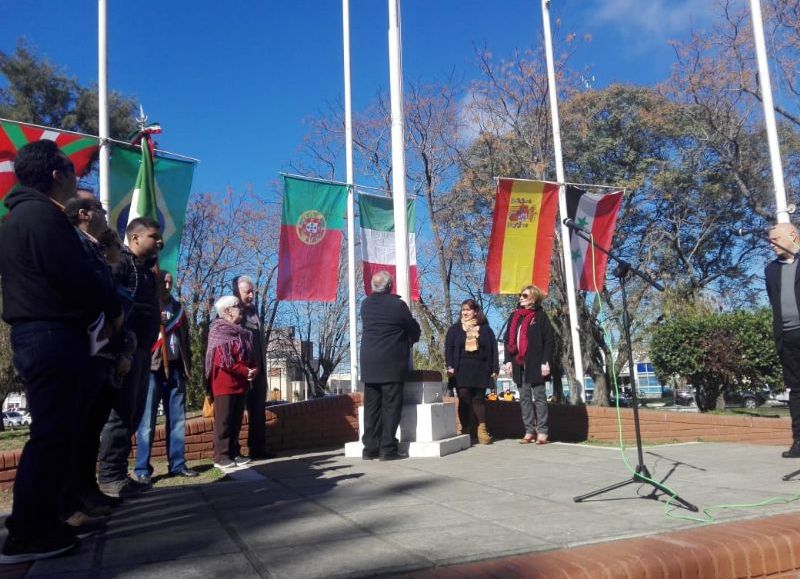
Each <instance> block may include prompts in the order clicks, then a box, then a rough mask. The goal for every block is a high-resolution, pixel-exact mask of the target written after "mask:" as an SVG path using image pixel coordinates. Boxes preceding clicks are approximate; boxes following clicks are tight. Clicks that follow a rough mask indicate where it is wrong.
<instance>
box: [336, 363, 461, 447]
mask: <svg viewBox="0 0 800 579" xmlns="http://www.w3.org/2000/svg"><path fill="white" fill-rule="evenodd" d="M443 397H444V385H443V384H442V376H441V374H440V373H439V372H432V371H430V370H417V371H414V372H412V373H411V375H410V376H409V378H408V380H407V381H406V383H405V386H404V387H403V414H402V416H401V417H400V426H399V427H398V429H397V439H398V440H399V441H400V451H401V452H406V453H408V455H409V456H410V457H412V458H421V457H437V456H445V455H448V454H452V453H454V452H458V451H459V450H464V449H466V448H469V435H467V434H464V435H458V434H456V403H455V402H443ZM363 435H364V407H363V406H360V407H359V408H358V441H357V442H348V443H347V444H345V445H344V454H345V456H347V457H351V458H361V451H362V450H363V448H364V446H363V444H362V443H361V437H362V436H363Z"/></svg>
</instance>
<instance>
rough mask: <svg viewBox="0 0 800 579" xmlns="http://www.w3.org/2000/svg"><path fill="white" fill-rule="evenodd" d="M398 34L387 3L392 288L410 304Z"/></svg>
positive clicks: (393, 6)
mask: <svg viewBox="0 0 800 579" xmlns="http://www.w3.org/2000/svg"><path fill="white" fill-rule="evenodd" d="M400 44H401V34H400V0H389V83H390V88H391V100H392V200H393V201H394V251H395V257H396V260H397V272H396V274H395V280H394V287H395V291H396V292H397V294H398V295H399V296H400V297H401V298H402V299H403V300H404V301H405V302H406V303H407V304H409V305H410V304H411V289H410V285H409V280H408V214H407V208H406V152H405V126H404V122H403V55H402V50H401V46H400Z"/></svg>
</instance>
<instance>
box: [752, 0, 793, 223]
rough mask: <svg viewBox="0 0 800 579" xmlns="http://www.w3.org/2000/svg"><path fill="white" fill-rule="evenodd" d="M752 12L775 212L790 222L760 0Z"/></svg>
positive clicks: (778, 216)
mask: <svg viewBox="0 0 800 579" xmlns="http://www.w3.org/2000/svg"><path fill="white" fill-rule="evenodd" d="M750 14H751V16H752V19H753V39H754V40H755V47H756V57H757V60H758V80H759V84H760V85H761V102H762V104H763V105H764V123H765V124H766V128H767V143H768V144H769V157H770V161H771V164H772V183H773V185H774V186H775V212H776V219H777V222H778V223H789V211H788V208H787V207H786V189H785V187H784V184H783V165H782V164H781V149H780V145H779V144H778V129H777V126H776V125H775V108H774V106H773V104H772V84H771V83H770V79H769V62H768V61H767V48H766V43H765V42H764V22H763V20H762V18H761V2H760V0H750Z"/></svg>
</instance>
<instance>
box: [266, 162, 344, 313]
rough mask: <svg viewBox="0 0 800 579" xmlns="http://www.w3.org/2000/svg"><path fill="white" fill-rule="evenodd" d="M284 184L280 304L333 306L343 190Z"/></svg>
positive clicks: (293, 180) (303, 182) (293, 181)
mask: <svg viewBox="0 0 800 579" xmlns="http://www.w3.org/2000/svg"><path fill="white" fill-rule="evenodd" d="M283 185H284V189H283V191H284V192H283V212H282V219H281V238H280V249H279V259H278V299H279V300H286V301H311V302H332V301H334V300H335V299H336V290H337V288H338V281H339V278H338V276H339V253H340V250H341V247H342V225H343V224H344V213H345V206H346V204H347V186H346V185H341V184H338V183H331V182H328V181H315V180H312V179H303V178H297V177H288V176H286V177H284V178H283Z"/></svg>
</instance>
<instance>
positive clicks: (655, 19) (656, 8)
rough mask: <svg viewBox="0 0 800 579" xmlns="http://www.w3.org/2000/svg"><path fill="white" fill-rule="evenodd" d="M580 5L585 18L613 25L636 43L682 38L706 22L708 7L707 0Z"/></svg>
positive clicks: (637, 0) (607, 0)
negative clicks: (583, 9) (582, 7)
mask: <svg viewBox="0 0 800 579" xmlns="http://www.w3.org/2000/svg"><path fill="white" fill-rule="evenodd" d="M583 6H584V8H585V10H586V12H585V16H586V19H587V21H589V22H592V23H594V24H597V25H601V26H603V27H607V26H613V27H614V29H615V30H618V31H619V32H620V33H622V35H624V36H625V37H626V38H635V39H636V40H637V42H636V43H637V44H639V45H648V44H650V45H652V44H655V43H657V44H660V45H663V43H664V41H665V40H669V39H671V38H676V37H685V36H686V35H687V33H688V32H689V31H690V30H691V29H693V28H698V27H702V26H703V25H704V24H705V23H707V22H708V21H709V19H710V17H711V9H712V6H711V2H709V1H708V0H705V1H704V0H600V1H598V2H592V3H591V4H590V5H587V4H584V5H583ZM590 6H591V7H590Z"/></svg>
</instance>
